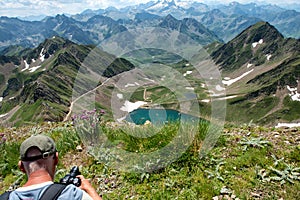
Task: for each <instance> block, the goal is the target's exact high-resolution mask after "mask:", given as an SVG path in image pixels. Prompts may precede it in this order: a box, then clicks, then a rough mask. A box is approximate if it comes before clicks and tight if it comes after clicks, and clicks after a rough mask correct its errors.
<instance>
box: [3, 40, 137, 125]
mask: <svg viewBox="0 0 300 200" xmlns="http://www.w3.org/2000/svg"><path fill="white" fill-rule="evenodd" d="M94 48H95V47H94V46H90V45H89V46H88V45H77V44H75V43H73V42H71V41H70V40H65V39H63V38H60V37H53V38H51V39H47V40H45V41H44V42H43V43H41V44H40V45H39V46H38V47H37V48H34V49H31V50H27V51H24V52H23V53H21V54H22V55H21V56H18V55H17V56H7V55H4V56H2V57H3V58H7V59H1V60H2V61H4V62H3V63H1V64H0V79H1V81H0V93H1V97H2V98H1V102H0V113H1V114H3V113H6V114H8V113H9V115H8V116H7V117H6V122H7V123H12V124H16V125H20V124H24V123H33V122H42V121H62V120H63V119H64V117H65V116H66V114H67V113H68V112H69V107H70V105H71V101H72V91H73V89H74V88H73V87H74V81H75V78H76V77H77V72H78V70H79V68H81V70H86V72H85V76H86V77H82V79H81V81H82V82H81V83H80V87H82V88H83V89H80V88H79V89H78V91H81V92H82V93H84V92H87V91H86V90H88V91H89V90H91V89H93V88H90V87H91V86H92V85H94V86H97V84H98V81H99V80H96V79H92V78H88V77H89V74H91V73H96V72H97V71H99V70H101V67H102V68H103V69H102V74H99V76H100V77H101V76H103V78H109V77H112V76H115V75H117V74H119V73H122V72H124V71H128V70H131V69H133V68H134V66H133V65H132V64H131V63H130V62H128V61H126V60H124V59H120V58H115V57H114V56H113V55H109V54H107V53H105V52H101V51H100V50H99V51H98V53H99V57H100V58H101V57H103V58H106V59H108V60H111V61H112V63H111V64H110V65H109V66H105V64H103V63H97V69H95V68H91V67H90V68H89V69H88V68H85V67H88V66H85V65H84V66H83V65H82V63H83V62H84V60H85V58H86V57H87V56H88V54H89V53H90V52H91V51H92V50H93V51H95V50H94ZM93 70H94V72H93ZM93 77H94V76H93ZM12 111H13V112H12Z"/></svg>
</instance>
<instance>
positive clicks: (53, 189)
mask: <svg viewBox="0 0 300 200" xmlns="http://www.w3.org/2000/svg"><path fill="white" fill-rule="evenodd" d="M66 187H67V185H65V184H59V183H54V184H52V185H50V186H49V187H48V188H47V189H46V190H45V192H44V193H43V194H42V196H41V198H40V200H50V199H51V200H56V199H58V197H59V196H60V194H61V192H62V191H63V190H64V189H65V188H66Z"/></svg>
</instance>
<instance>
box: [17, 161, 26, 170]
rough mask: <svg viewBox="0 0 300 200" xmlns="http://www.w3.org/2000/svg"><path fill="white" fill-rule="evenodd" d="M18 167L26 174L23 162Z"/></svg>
mask: <svg viewBox="0 0 300 200" xmlns="http://www.w3.org/2000/svg"><path fill="white" fill-rule="evenodd" d="M18 166H19V169H20V170H21V171H22V172H24V173H26V170H25V167H24V164H23V162H22V161H21V160H20V161H19V163H18Z"/></svg>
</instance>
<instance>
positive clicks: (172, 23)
mask: <svg viewBox="0 0 300 200" xmlns="http://www.w3.org/2000/svg"><path fill="white" fill-rule="evenodd" d="M159 27H161V28H167V29H171V30H177V31H179V32H180V33H183V34H185V35H188V36H190V37H191V38H192V39H193V40H195V41H198V42H199V43H200V44H202V45H207V44H210V43H212V42H215V41H221V40H220V39H219V38H218V36H216V35H215V34H214V33H213V32H212V31H210V30H208V29H207V28H205V27H204V26H203V25H202V24H201V23H199V22H198V21H197V20H195V19H193V18H184V19H183V20H177V19H175V18H174V17H173V16H172V15H168V16H167V17H165V18H164V19H163V21H162V22H161V23H160V24H159Z"/></svg>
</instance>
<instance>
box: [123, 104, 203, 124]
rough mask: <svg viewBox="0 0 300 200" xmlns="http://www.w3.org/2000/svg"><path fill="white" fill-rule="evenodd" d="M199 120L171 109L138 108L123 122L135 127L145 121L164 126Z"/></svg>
mask: <svg viewBox="0 0 300 200" xmlns="http://www.w3.org/2000/svg"><path fill="white" fill-rule="evenodd" d="M199 119H200V118H198V117H195V116H192V115H188V114H184V113H180V112H178V111H177V110H172V109H146V108H139V109H137V110H134V111H132V112H131V113H129V115H127V116H126V118H125V120H126V121H128V122H131V123H135V124H137V125H142V124H145V122H146V121H150V122H151V123H152V124H164V123H167V122H175V121H181V120H182V121H195V122H197V121H199Z"/></svg>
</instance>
